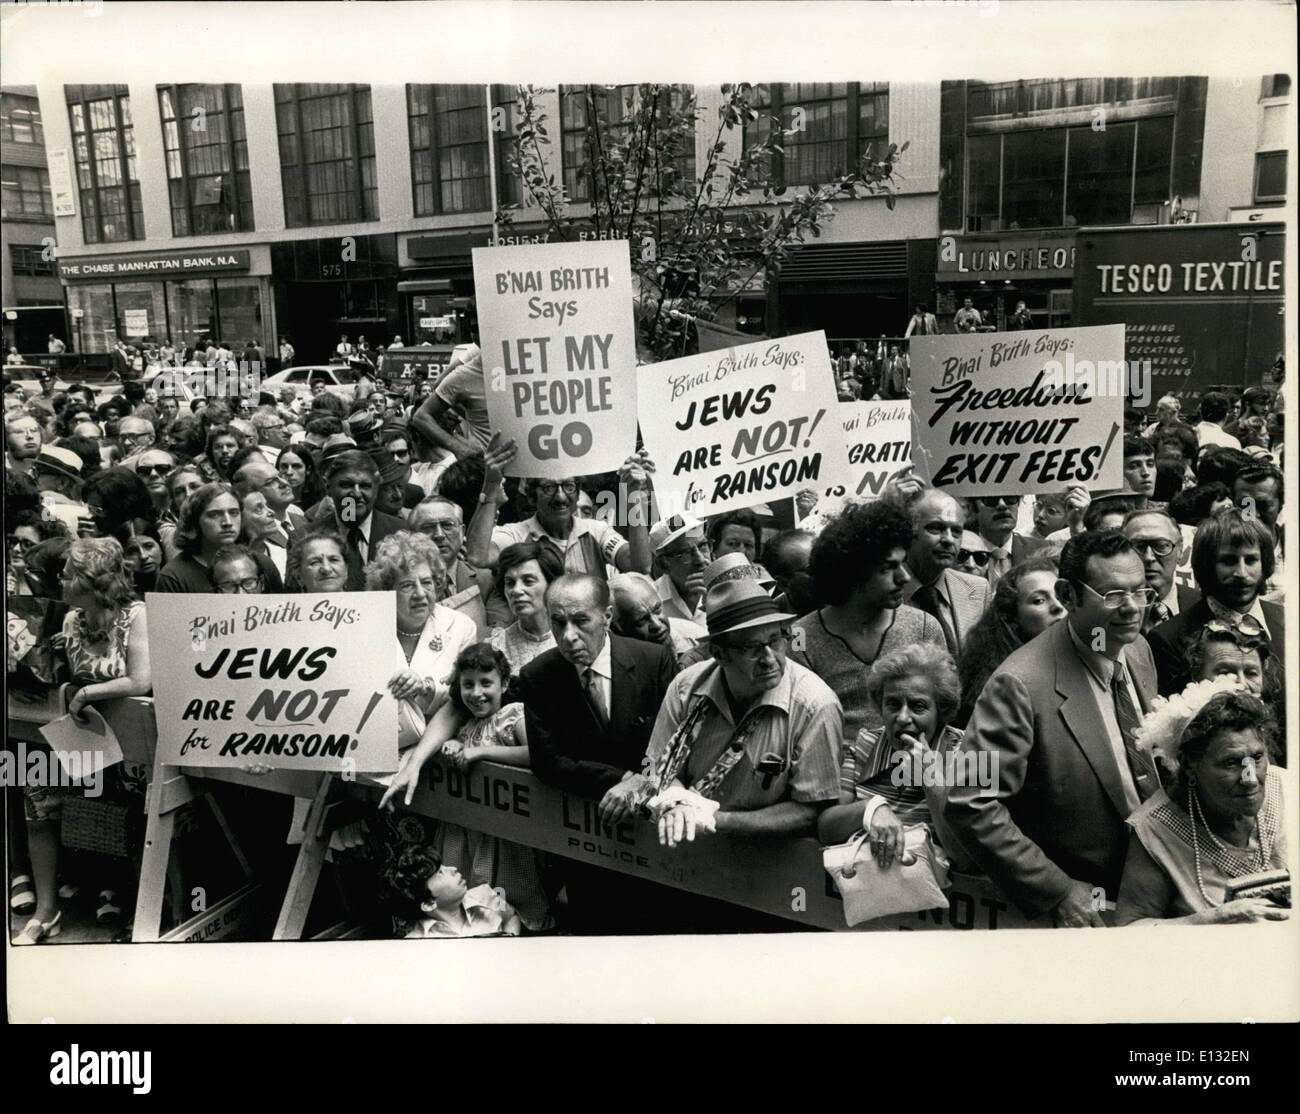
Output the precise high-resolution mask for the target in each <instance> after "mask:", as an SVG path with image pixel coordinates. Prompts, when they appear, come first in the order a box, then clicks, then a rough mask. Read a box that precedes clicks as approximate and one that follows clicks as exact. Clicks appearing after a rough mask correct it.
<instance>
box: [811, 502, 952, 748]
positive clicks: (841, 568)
mask: <svg viewBox="0 0 1300 1114" xmlns="http://www.w3.org/2000/svg"><path fill="white" fill-rule="evenodd" d="M912 538H913V530H912V523H911V521H910V520H909V519H908V518H907V516H906V515H904V514H903V513H902V512H901V511H899V510H898V509H896V508H895V507H893V506H890V505H888V504H886V503H884V502H877V503H868V504H854V505H850V506H847V507H845V508H844V510H843V511H841V512H840V513H839V514H838V515H837V516H836V517H835V518H833V519H832V520H831V521H830V523H828V524H827V526H826V528H825V529H824V530H823V531H822V532H821V533H820V534H819V535H818V536H817V540H816V541H815V542H813V547H812V557H811V558H810V560H809V564H808V571H809V572H810V573H811V574H812V578H813V583H814V585H815V589H816V593H817V596H818V598H819V599H821V600H823V601H824V602H825V605H826V606H824V607H822V608H821V609H820V610H818V611H814V612H813V613H812V614H811V615H805V616H804V617H803V618H802V619H800V620H799V621H798V622H797V623H795V624H794V629H795V641H794V647H795V648H792V649H791V651H790V659H791V660H792V661H796V662H798V663H799V664H800V665H803V666H806V667H807V668H809V669H811V670H812V671H813V672H814V673H816V674H817V676H819V677H820V678H821V679H822V680H823V681H825V682H826V683H827V684H828V685H830V687H831V688H832V689H833V690H834V692H835V694H836V695H837V696H838V697H839V698H840V704H841V705H842V706H843V709H844V742H845V745H846V746H847V745H848V744H850V743H852V742H853V740H854V739H856V738H857V736H858V732H859V731H860V730H861V729H862V728H864V727H866V728H869V729H875V728H878V727H880V726H881V721H880V718H879V716H878V715H877V714H876V712H875V711H874V710H873V709H872V707H871V702H870V700H869V699H868V697H867V686H866V681H867V670H868V669H870V667H871V666H872V665H873V664H874V663H875V662H876V660H877V659H879V658H882V657H884V656H885V655H886V654H888V653H890V652H892V651H893V650H896V649H899V648H901V647H903V646H910V645H912V644H913V643H918V642H929V643H933V644H934V645H936V646H938V647H939V648H940V649H944V648H946V646H947V643H946V642H945V641H944V637H943V631H942V629H941V628H940V626H939V622H938V620H937V619H935V618H933V617H932V616H930V615H928V614H926V612H924V611H921V610H920V609H918V608H915V607H909V606H906V605H905V604H904V603H903V587H904V585H906V584H907V581H908V572H907V569H906V567H905V566H904V562H905V561H906V559H907V550H908V548H909V547H910V546H911V544H912Z"/></svg>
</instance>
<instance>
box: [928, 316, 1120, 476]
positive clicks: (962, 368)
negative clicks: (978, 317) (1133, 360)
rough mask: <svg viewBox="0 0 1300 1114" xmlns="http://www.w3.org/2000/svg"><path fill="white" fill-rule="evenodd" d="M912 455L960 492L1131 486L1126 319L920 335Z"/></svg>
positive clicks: (929, 473) (932, 473) (930, 473)
mask: <svg viewBox="0 0 1300 1114" xmlns="http://www.w3.org/2000/svg"><path fill="white" fill-rule="evenodd" d="M911 366H912V381H911V386H912V460H913V463H914V464H915V467H916V472H917V474H918V475H919V476H920V477H921V478H922V479H925V480H928V481H929V482H930V483H931V484H933V485H934V486H935V487H937V488H942V489H943V490H944V491H947V492H948V493H949V494H951V495H1022V494H1027V493H1028V494H1032V493H1036V492H1056V491H1064V490H1066V488H1068V487H1070V486H1072V485H1074V484H1081V485H1082V486H1084V487H1086V488H1088V489H1089V490H1091V491H1096V490H1104V489H1114V488H1118V487H1120V486H1122V484H1123V464H1124V459H1123V449H1124V406H1125V400H1126V399H1127V396H1128V390H1129V375H1128V364H1126V363H1125V361H1124V326H1123V325H1100V326H1093V327H1089V328H1083V329H1045V330H1032V331H1026V332H1017V333H967V334H958V335H954V336H929V337H913V338H912V347H911Z"/></svg>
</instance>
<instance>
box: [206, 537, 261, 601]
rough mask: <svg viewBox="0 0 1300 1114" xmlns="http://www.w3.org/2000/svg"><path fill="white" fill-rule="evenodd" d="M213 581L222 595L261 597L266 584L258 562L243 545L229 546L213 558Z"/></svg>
mask: <svg viewBox="0 0 1300 1114" xmlns="http://www.w3.org/2000/svg"><path fill="white" fill-rule="evenodd" d="M212 581H213V583H214V584H216V586H217V591H218V592H220V593H222V595H227V596H231V595H243V596H260V595H261V594H262V593H263V592H265V591H266V582H265V581H264V580H263V578H262V570H261V568H260V567H258V564H257V561H256V560H255V559H254V557H253V555H252V553H250V552H249V551H248V550H247V549H246V548H245V547H244V546H242V545H228V546H225V547H224V548H222V549H220V550H218V551H217V553H216V555H215V556H214V557H213V558H212Z"/></svg>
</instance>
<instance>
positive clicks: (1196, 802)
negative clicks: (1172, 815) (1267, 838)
mask: <svg viewBox="0 0 1300 1114" xmlns="http://www.w3.org/2000/svg"><path fill="white" fill-rule="evenodd" d="M1187 795H1188V798H1189V799H1190V800H1191V805H1192V807H1191V808H1189V809H1188V810H1187V815H1188V818H1189V819H1190V820H1191V822H1192V861H1193V863H1194V864H1195V866H1196V888H1197V889H1198V890H1200V891H1201V898H1202V900H1204V902H1205V904H1206V905H1208V906H1209V907H1210V908H1211V909H1217V908H1219V906H1221V905H1222V904H1223V902H1221V901H1211V900H1210V895H1209V894H1207V893H1206V892H1205V882H1204V880H1203V879H1202V877H1201V843H1200V840H1199V839H1198V838H1197V836H1196V818H1197V817H1198V816H1199V817H1200V818H1201V823H1202V824H1204V825H1205V832H1206V834H1207V835H1208V836H1209V837H1210V841H1211V842H1212V843H1213V844H1214V846H1215V847H1217V848H1218V849H1219V850H1220V851H1223V852H1225V853H1226V852H1228V851H1229V848H1228V847H1226V846H1225V845H1224V844H1223V843H1222V842H1221V841H1220V840H1219V838H1218V837H1217V836H1216V835H1215V834H1214V832H1213V831H1212V830H1211V828H1210V825H1209V822H1208V821H1207V820H1206V819H1205V813H1203V812H1202V811H1201V800H1200V798H1199V797H1198V796H1197V795H1196V790H1195V789H1189V790H1188V791H1187ZM1255 843H1256V845H1257V846H1256V850H1257V851H1258V852H1259V869H1260V870H1264V869H1265V868H1266V867H1267V866H1268V858H1269V856H1268V850H1267V848H1265V846H1264V831H1263V829H1262V828H1261V827H1260V824H1259V817H1258V816H1256V817H1255ZM1231 850H1232V851H1233V852H1234V853H1236V854H1239V855H1249V853H1250V849H1249V848H1248V847H1247V848H1244V849H1243V848H1236V847H1234V848H1231Z"/></svg>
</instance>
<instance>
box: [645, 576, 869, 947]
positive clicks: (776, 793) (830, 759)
mask: <svg viewBox="0 0 1300 1114" xmlns="http://www.w3.org/2000/svg"><path fill="white" fill-rule="evenodd" d="M706 610H707V612H708V630H709V647H710V650H711V651H712V654H713V657H712V659H711V660H709V661H705V662H701V663H700V664H698V665H692V666H688V667H687V668H686V669H684V670H683V671H682V672H681V673H679V674H678V675H677V676H676V678H674V680H673V682H672V684H671V685H669V687H668V694H667V696H665V697H664V702H663V707H662V708H660V710H659V716H658V718H657V719H656V721H655V726H654V732H653V733H652V734H651V736H650V746H649V749H648V750H647V752H646V769H647V777H648V781H647V780H645V779H642V780H641V784H640V786H639V787H638V789H637V792H638V793H639V794H640V795H641V796H640V797H639V798H638V799H644V795H645V794H646V793H654V794H663V793H665V792H670V791H672V790H677V791H678V792H680V791H681V790H690V791H692V793H693V794H696V795H698V797H700V798H704V799H705V800H706V801H711V802H717V809H716V811H713V812H711V813H710V812H709V810H708V809H705V810H703V811H702V810H701V809H700V808H698V807H695V806H694V805H693V804H692V803H690V802H689V801H687V800H683V801H682V802H681V803H679V804H676V805H674V806H673V807H671V808H668V809H666V810H659V842H660V843H662V844H663V845H664V846H667V847H677V846H678V845H679V844H681V843H682V842H683V841H690V840H693V839H695V838H696V835H697V833H701V832H707V831H716V832H719V833H723V834H726V835H731V836H742V837H743V836H774V835H775V836H801V835H811V834H813V833H814V832H815V831H816V823H817V816H818V814H819V813H820V812H821V811H822V810H823V809H825V808H826V807H827V806H829V805H831V804H834V803H835V801H837V800H838V799H839V792H840V788H839V758H840V738H841V736H842V734H843V730H844V728H843V720H842V712H841V709H840V702H839V700H838V699H837V698H836V696H835V693H834V692H832V691H831V689H830V687H829V686H828V685H827V684H826V682H825V681H823V680H822V679H821V678H820V677H818V676H817V674H815V673H814V672H813V671H812V670H811V669H807V668H805V667H804V666H802V665H799V664H798V663H796V662H793V661H790V660H788V659H787V657H786V654H787V652H788V651H789V649H790V643H791V640H792V631H791V629H790V624H791V623H792V622H793V621H794V619H795V616H793V615H789V614H785V613H783V612H781V611H778V610H777V606H776V601H775V600H773V599H772V597H771V596H770V595H768V593H767V592H766V591H765V590H764V588H763V587H762V585H760V584H759V583H758V582H757V581H755V580H727V581H723V582H722V583H720V584H715V585H714V586H713V587H712V588H710V589H709V595H708V603H707V608H706ZM704 816H711V822H706V823H700V820H701V818H702V817H704ZM690 904H691V906H692V908H691V912H690V916H691V918H692V919H694V920H695V921H696V922H697V923H699V922H700V921H703V922H704V924H705V926H706V930H711V931H727V930H728V929H730V930H733V931H740V930H743V929H742V928H741V927H740V926H741V924H742V923H743V922H745V921H746V920H752V919H753V918H752V916H751V915H748V914H745V913H743V912H742V911H740V910H737V909H734V908H731V907H727V906H720V905H719V903H715V902H709V903H705V904H704V906H703V907H702V908H694V906H695V903H694V902H692V903H690ZM702 913H703V915H701V914H702ZM754 927H759V926H757V925H755V926H754ZM768 927H770V926H768Z"/></svg>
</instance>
